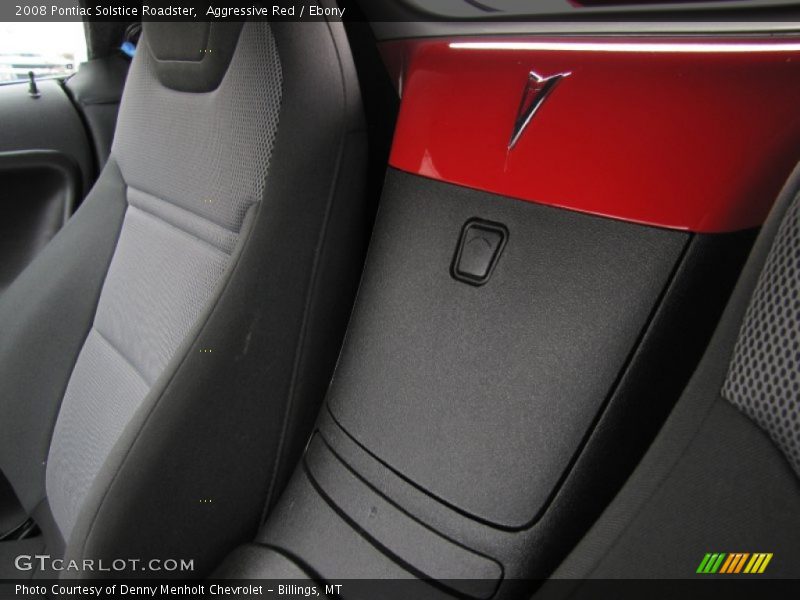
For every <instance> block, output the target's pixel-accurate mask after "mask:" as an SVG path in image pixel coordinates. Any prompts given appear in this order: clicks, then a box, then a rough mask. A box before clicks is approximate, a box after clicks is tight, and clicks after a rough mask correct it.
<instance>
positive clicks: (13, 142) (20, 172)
mask: <svg viewBox="0 0 800 600" xmlns="http://www.w3.org/2000/svg"><path fill="white" fill-rule="evenodd" d="M37 86H38V90H39V95H38V96H36V97H34V96H32V95H31V94H29V91H28V84H26V83H19V84H11V85H4V86H0V122H2V123H3V128H2V129H3V130H2V135H0V189H2V192H0V210H2V219H0V292H2V290H3V289H5V288H6V287H7V286H8V285H9V284H10V283H11V282H12V281H13V280H14V278H15V277H16V276H17V275H18V274H19V273H20V271H22V269H24V268H25V266H26V265H27V264H28V263H29V262H30V260H31V259H33V257H34V256H35V255H36V254H37V252H38V251H39V250H41V249H42V248H43V247H44V246H45V245H46V244H47V242H49V241H50V240H51V239H52V238H53V236H54V235H55V234H56V233H57V232H58V230H59V229H60V228H61V227H62V226H63V224H64V223H65V221H66V219H67V218H69V216H70V215H71V214H72V211H73V210H74V209H75V208H77V206H78V204H79V203H80V201H81V199H82V198H83V196H84V194H85V193H86V191H88V189H89V187H90V186H91V184H92V181H93V178H94V173H95V169H94V166H93V159H92V151H91V148H90V146H89V139H88V137H87V134H86V130H85V129H84V125H83V122H82V121H81V118H80V116H79V115H78V112H77V110H76V109H75V106H74V105H73V104H72V102H71V100H70V99H69V97H68V96H67V94H66V93H65V91H64V89H63V88H62V87H61V84H60V83H59V82H58V81H55V80H46V81H38V82H37Z"/></svg>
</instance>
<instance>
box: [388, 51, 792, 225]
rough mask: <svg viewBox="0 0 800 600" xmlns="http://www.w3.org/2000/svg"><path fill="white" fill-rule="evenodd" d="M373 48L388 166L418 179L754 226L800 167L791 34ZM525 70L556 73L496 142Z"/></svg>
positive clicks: (625, 214)
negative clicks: (385, 82) (384, 74)
mask: <svg viewBox="0 0 800 600" xmlns="http://www.w3.org/2000/svg"><path fill="white" fill-rule="evenodd" d="M382 51H383V53H384V57H385V59H386V62H387V65H388V66H389V68H390V70H393V71H394V72H395V73H394V74H395V75H396V76H397V77H398V82H399V86H400V88H401V93H402V103H401V108H400V114H399V117H398V123H397V127H396V131H395V138H394V142H393V147H392V153H391V159H390V163H391V165H392V166H393V167H395V168H398V169H401V170H404V171H408V172H411V173H416V174H419V175H422V176H425V177H429V178H433V179H438V180H441V181H446V182H450V183H455V184H458V185H463V186H467V187H472V188H477V189H480V190H485V191H489V192H493V193H497V194H502V195H505V196H511V197H514V198H519V199H522V200H528V201H533V202H538V203H542V204H548V205H552V206H558V207H562V208H567V209H573V210H577V211H583V212H587V213H592V214H597V215H603V216H607V217H612V218H617V219H624V220H629V221H634V222H638V223H645V224H649V225H655V226H661V227H668V228H674V229H685V230H690V231H696V232H726V231H735V230H739V229H744V228H749V227H753V226H757V225H760V224H761V223H762V222H763V220H764V217H765V216H766V214H767V212H768V211H769V208H770V206H771V204H772V202H773V201H774V199H775V196H776V195H777V193H778V191H779V190H780V188H781V187H782V185H783V183H784V182H785V180H786V178H787V177H788V175H789V173H790V172H791V170H792V169H793V167H794V165H795V164H796V163H797V162H798V160H800V38H797V39H786V38H777V39H772V40H767V39H754V38H738V39H730V38H713V39H710V40H698V39H697V38H685V39H665V38H653V39H643V38H613V39H609V38H597V39H589V38H574V39H556V40H553V39H550V40H543V39H540V38H525V39H509V38H480V39H463V38H456V39H454V40H421V41H399V42H386V43H384V44H383V47H382ZM532 71H533V72H535V73H536V74H537V75H538V76H539V77H540V78H547V77H550V76H553V75H557V74H569V75H568V76H566V77H563V78H562V79H561V80H560V81H559V82H558V85H557V86H555V87H553V88H552V89H548V92H549V94H547V97H546V98H545V99H544V100H543V101H542V102H541V104H540V106H539V107H538V109H537V110H536V111H535V113H534V114H533V117H532V118H531V119H530V121H529V122H528V123H527V127H525V128H524V130H523V132H522V134H521V135H519V137H518V139H517V141H516V143H515V144H514V145H513V147H511V148H509V141H510V139H511V134H512V129H513V127H514V125H515V122H517V123H519V121H518V111H519V109H520V106H521V102H522V99H523V92H525V89H526V85H527V83H528V81H529V77H531V76H530V73H531V72H532ZM540 87H542V86H540ZM534 91H535V90H534ZM529 92H530V90H529ZM526 102H527V103H528V104H530V94H529V97H528V98H527V99H526Z"/></svg>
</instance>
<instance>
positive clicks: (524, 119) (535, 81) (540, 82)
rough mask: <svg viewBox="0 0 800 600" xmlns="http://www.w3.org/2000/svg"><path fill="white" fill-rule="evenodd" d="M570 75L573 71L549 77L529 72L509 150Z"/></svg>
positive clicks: (509, 142)
mask: <svg viewBox="0 0 800 600" xmlns="http://www.w3.org/2000/svg"><path fill="white" fill-rule="evenodd" d="M570 75H572V73H558V74H556V75H550V76H549V77H542V76H541V75H539V74H538V73H536V72H535V71H531V72H530V73H529V74H528V81H527V82H526V84H525V90H524V91H523V92H522V100H520V103H519V109H518V110H517V118H516V120H515V121H514V129H513V130H512V131H511V139H510V140H509V141H508V149H509V150H511V149H512V148H513V147H514V145H515V144H516V143H517V141H518V140H519V138H520V137H521V136H522V134H523V133H524V132H525V129H526V128H527V127H528V123H530V122H531V119H533V115H535V114H536V111H537V110H539V107H540V106H541V105H542V104H544V101H545V100H547V97H548V96H549V95H550V93H551V92H552V91H553V90H554V89H555V87H556V86H557V85H558V84H559V82H560V81H561V80H562V79H564V77H569V76H570Z"/></svg>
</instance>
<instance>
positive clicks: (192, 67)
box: [142, 21, 244, 93]
mask: <svg viewBox="0 0 800 600" xmlns="http://www.w3.org/2000/svg"><path fill="white" fill-rule="evenodd" d="M243 25H244V23H242V22H211V23H206V22H194V21H192V22H188V21H177V22H162V21H145V22H144V23H143V24H142V29H143V31H144V36H143V40H144V45H145V46H146V47H147V48H149V51H150V53H151V54H152V56H153V58H154V60H155V69H156V76H157V77H158V80H159V81H160V82H161V83H162V84H163V85H164V86H166V87H168V88H171V89H173V90H178V91H181V92H195V93H199V92H210V91H212V90H214V89H216V88H217V87H218V86H219V84H220V82H221V81H222V78H223V77H224V76H225V72H226V71H227V70H228V65H229V64H230V62H231V58H232V57H233V53H234V51H235V50H236V45H237V42H238V41H239V34H240V33H241V31H242V26H243Z"/></svg>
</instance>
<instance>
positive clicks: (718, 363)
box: [539, 167, 800, 597]
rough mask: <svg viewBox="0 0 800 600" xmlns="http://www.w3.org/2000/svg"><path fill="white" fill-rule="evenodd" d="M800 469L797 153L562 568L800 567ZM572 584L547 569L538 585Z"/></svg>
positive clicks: (779, 570)
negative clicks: (690, 351)
mask: <svg viewBox="0 0 800 600" xmlns="http://www.w3.org/2000/svg"><path fill="white" fill-rule="evenodd" d="M642 401H643V402H646V401H647V399H646V398H642ZM799 476H800V167H799V168H798V169H797V170H796V171H795V173H794V174H793V175H792V177H791V178H790V180H789V181H788V183H787V185H786V187H785V188H784V190H783V192H782V193H781V196H780V197H779V198H778V200H777V202H776V204H775V206H774V208H773V210H772V213H771V215H770V217H769V219H768V221H767V223H766V224H765V225H764V227H763V228H762V231H761V232H760V234H759V238H758V240H757V241H756V243H755V246H754V248H753V251H752V253H751V255H750V258H749V259H748V262H747V264H746V266H745V268H744V270H743V272H742V275H741V277H740V280H739V282H738V284H737V287H736V289H735V291H734V293H733V295H732V296H731V300H730V302H729V304H728V306H727V308H726V311H725V313H724V315H723V317H722V319H721V321H720V323H719V325H718V327H717V330H716V333H715V334H714V338H713V339H712V341H711V343H710V345H709V347H708V349H707V350H706V353H705V356H704V358H703V360H702V361H701V363H700V365H699V366H698V369H697V371H696V373H695V375H694V377H693V379H692V381H691V382H690V384H689V385H688V386H687V388H686V390H685V391H684V393H683V395H682V397H681V399H680V401H679V402H678V404H677V405H676V407H675V408H674V410H673V412H672V414H671V415H670V417H669V419H668V420H667V421H666V423H665V425H664V427H663V428H662V430H661V432H660V433H659V435H658V437H657V438H656V440H655V441H654V443H653V444H652V446H651V447H650V449H649V450H648V452H647V453H646V455H645V456H644V458H643V459H642V461H641V463H640V464H639V465H638V467H637V468H636V470H635V471H634V472H633V474H632V475H631V477H630V479H629V480H628V481H627V483H626V484H625V486H624V487H623V488H622V490H621V491H620V493H619V494H618V496H617V497H616V498H615V500H614V501H613V502H612V503H611V504H610V505H609V507H608V508H607V509H606V511H605V512H604V514H603V515H602V516H601V518H600V519H599V520H598V521H597V522H596V524H595V525H594V527H593V528H592V529H591V530H590V531H589V532H588V534H587V535H586V536H585V537H584V539H583V540H582V541H581V542H580V543H579V544H578V546H577V547H576V548H575V549H574V550H573V552H572V553H571V554H570V555H569V556H568V557H567V559H566V560H565V561H564V562H563V563H562V565H561V566H560V567H559V568H558V570H557V571H556V572H555V573H554V576H553V577H554V578H556V579H584V578H592V579H616V578H632V579H673V578H674V579H682V578H696V577H701V578H702V577H708V576H713V577H725V576H728V575H729V572H730V573H731V574H733V575H736V574H739V575H742V576H745V575H747V576H752V575H753V574H756V575H758V576H759V577H773V578H798V577H800V543H799V542H800V479H798V477H799ZM707 555H710V556H708V557H707ZM737 555H738V556H737ZM711 556H713V557H714V559H713V561H712V560H711ZM728 561H729V562H728ZM710 562H713V564H709V563H710ZM726 565H727V566H726ZM707 567H708V568H707ZM762 567H763V568H762ZM565 589H566V588H565V586H564V585H563V583H558V582H550V583H548V584H547V585H546V586H545V587H544V588H543V589H542V590H540V592H539V593H540V595H542V596H545V595H546V594H550V593H553V594H554V597H555V596H560V595H563V594H562V593H563V592H564V591H565ZM648 589H649V588H648ZM747 590H750V591H751V592H752V588H749V587H748V588H743V590H742V591H747ZM598 591H599V590H598V589H597V588H595V587H591V586H585V587H578V588H574V589H572V590H570V593H574V594H577V595H579V596H580V595H581V594H582V593H585V594H586V596H587V597H592V595H593V594H596V593H597V592H598ZM616 591H617V592H621V591H623V590H622V589H621V588H617V589H616ZM642 591H643V589H642V588H637V589H635V590H634V589H631V592H636V593H641V592H642ZM649 591H653V590H652V589H649ZM684 591H685V590H684ZM728 591H730V590H728ZM672 593H674V590H672ZM581 597H582V596H581ZM637 597H638V596H637Z"/></svg>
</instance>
